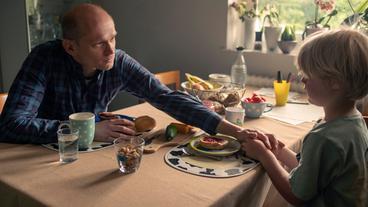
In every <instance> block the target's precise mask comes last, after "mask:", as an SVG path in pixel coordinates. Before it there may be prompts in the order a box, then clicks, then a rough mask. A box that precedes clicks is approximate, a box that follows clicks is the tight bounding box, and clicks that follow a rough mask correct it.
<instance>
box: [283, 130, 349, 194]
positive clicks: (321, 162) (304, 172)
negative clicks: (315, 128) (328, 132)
mask: <svg viewBox="0 0 368 207" xmlns="http://www.w3.org/2000/svg"><path fill="white" fill-rule="evenodd" d="M341 159H342V154H341V151H340V150H339V148H338V147H337V146H336V145H335V144H334V143H333V142H332V141H330V140H328V139H326V138H325V137H323V136H319V135H317V134H315V133H313V134H309V135H308V136H306V138H305V139H304V142H303V146H302V150H301V159H300V162H299V165H298V166H297V167H296V168H294V169H293V170H292V171H291V172H290V177H289V181H290V185H291V190H292V192H293V193H294V195H295V196H296V197H298V198H300V199H301V200H304V201H308V200H311V199H313V198H316V197H318V196H319V195H320V194H321V193H322V192H323V189H324V188H326V187H327V186H328V185H329V183H330V182H331V181H332V180H333V179H334V178H336V177H337V176H338V175H337V172H338V168H339V167H340V166H341V164H340V163H341Z"/></svg>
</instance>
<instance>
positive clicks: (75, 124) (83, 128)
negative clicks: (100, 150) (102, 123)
mask: <svg viewBox="0 0 368 207" xmlns="http://www.w3.org/2000/svg"><path fill="white" fill-rule="evenodd" d="M63 124H64V125H68V126H69V128H71V129H78V130H79V142H78V146H79V149H88V148H89V147H90V146H91V144H92V142H93V138H94V137H95V115H94V114H93V113H90V112H79V113H74V114H71V115H69V121H66V122H63Z"/></svg>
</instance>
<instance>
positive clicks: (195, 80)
mask: <svg viewBox="0 0 368 207" xmlns="http://www.w3.org/2000/svg"><path fill="white" fill-rule="evenodd" d="M185 76H186V77H187V80H188V82H189V84H190V85H191V86H192V85H193V84H197V83H198V84H200V85H201V86H203V88H204V89H206V90H211V89H213V85H212V84H211V83H209V82H208V81H205V80H203V79H202V78H200V77H198V76H194V75H191V74H189V73H185Z"/></svg>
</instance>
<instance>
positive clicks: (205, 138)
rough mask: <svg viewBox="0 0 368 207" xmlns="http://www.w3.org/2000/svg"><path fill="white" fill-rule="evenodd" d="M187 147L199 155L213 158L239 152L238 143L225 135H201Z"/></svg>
mask: <svg viewBox="0 0 368 207" xmlns="http://www.w3.org/2000/svg"><path fill="white" fill-rule="evenodd" d="M189 146H190V147H191V148H192V149H193V150H195V151H197V152H200V153H203V154H207V155H215V156H229V155H232V154H234V153H236V152H237V151H239V150H240V147H241V146H240V143H239V142H238V140H236V139H235V138H232V137H229V136H225V135H215V136H211V135H205V134H204V135H201V136H199V137H197V138H195V139H193V140H192V141H191V142H190V143H189Z"/></svg>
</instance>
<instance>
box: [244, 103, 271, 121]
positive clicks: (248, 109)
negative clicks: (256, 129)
mask: <svg viewBox="0 0 368 207" xmlns="http://www.w3.org/2000/svg"><path fill="white" fill-rule="evenodd" d="M241 105H242V107H243V108H244V110H245V116H246V117H248V118H258V117H260V116H261V115H262V114H263V113H264V112H269V111H271V110H272V105H270V104H267V103H264V102H262V103H247V102H244V101H242V102H241Z"/></svg>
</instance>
